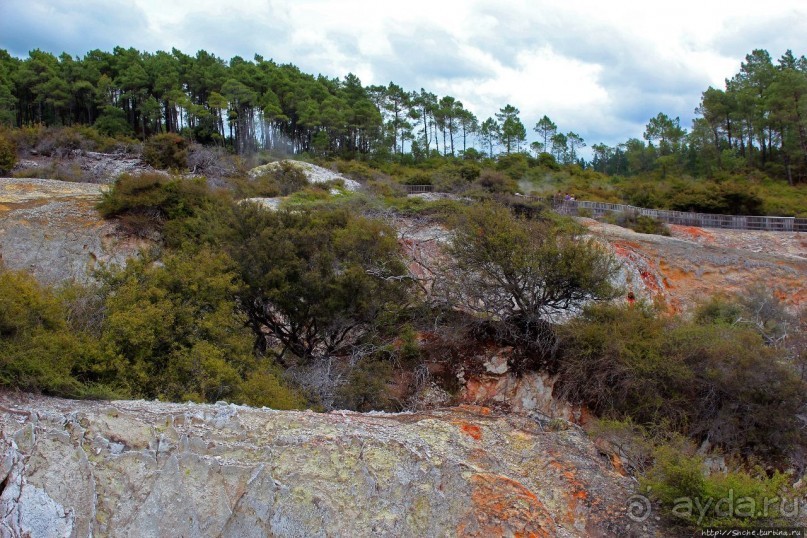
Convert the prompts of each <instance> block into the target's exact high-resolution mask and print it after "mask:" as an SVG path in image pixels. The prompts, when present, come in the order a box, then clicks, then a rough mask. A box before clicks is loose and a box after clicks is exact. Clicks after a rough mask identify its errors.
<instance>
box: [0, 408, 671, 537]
mask: <svg viewBox="0 0 807 538" xmlns="http://www.w3.org/2000/svg"><path fill="white" fill-rule="evenodd" d="M0 426H1V427H2V432H1V435H2V439H0V442H2V444H3V449H4V455H3V458H2V461H0V483H1V484H2V493H0V535H2V536H32V537H35V536H77V537H85V536H138V537H148V536H172V537H178V536H187V537H202V536H238V537H248V536H275V535H277V536H480V537H481V536H485V537H488V536H632V535H636V536H638V535H642V536H648V535H650V536H652V535H659V533H660V531H659V530H658V529H657V528H656V526H655V525H656V524H655V518H653V517H650V518H647V519H644V518H642V517H639V518H636V517H635V516H634V517H635V519H644V521H640V522H637V521H634V520H632V519H631V518H629V517H628V514H627V512H626V509H627V504H626V503H628V501H629V497H630V494H631V493H630V492H631V487H632V484H631V482H630V480H629V479H626V478H624V477H622V476H620V475H619V474H618V473H616V472H615V471H614V470H613V468H612V466H611V464H610V463H609V461H608V460H607V459H604V458H603V457H601V455H600V454H599V453H598V451H597V449H596V448H595V447H594V445H593V444H592V443H591V442H590V441H589V440H588V439H587V438H586V436H585V434H583V433H581V432H580V431H579V430H578V429H576V428H575V427H569V428H568V429H563V428H560V429H559V428H551V429H549V428H547V427H546V425H545V424H542V423H540V422H536V421H534V420H531V419H529V418H526V417H523V416H516V415H496V414H494V413H492V412H491V411H490V410H489V409H487V408H482V407H460V408H452V409H443V410H435V411H431V412H422V413H416V414H358V413H349V412H334V413H330V414H317V413H312V412H278V411H272V410H269V409H252V408H247V407H241V406H235V405H227V404H218V405H194V404H187V405H181V404H165V403H158V402H143V401H120V402H78V401H68V400H59V399H49V398H43V397H33V396H20V395H12V394H5V395H0Z"/></svg>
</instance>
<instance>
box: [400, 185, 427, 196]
mask: <svg viewBox="0 0 807 538" xmlns="http://www.w3.org/2000/svg"><path fill="white" fill-rule="evenodd" d="M403 187H404V189H405V190H406V194H422V193H424V192H434V185H404V186H403Z"/></svg>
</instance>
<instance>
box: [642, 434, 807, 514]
mask: <svg viewBox="0 0 807 538" xmlns="http://www.w3.org/2000/svg"><path fill="white" fill-rule="evenodd" d="M654 460H655V462H654V464H653V466H652V467H651V468H650V470H649V471H648V472H647V474H646V475H645V476H644V477H643V478H642V480H641V487H642V489H644V490H645V491H648V492H649V494H650V496H651V497H652V498H653V499H654V500H656V501H657V502H658V503H659V504H660V505H661V507H662V509H663V510H664V514H665V515H666V516H667V517H668V518H669V519H670V521H672V522H674V523H678V524H681V525H684V526H693V527H701V528H702V527H724V528H746V527H752V526H753V527H759V526H763V525H764V526H772V525H782V526H783V525H792V524H793V523H794V522H795V517H796V516H797V514H798V512H799V508H800V507H799V502H800V497H801V495H800V494H799V492H797V491H795V490H794V489H793V488H791V487H789V477H788V476H787V475H784V474H782V473H778V472H775V473H773V474H772V475H770V476H769V475H767V474H766V473H765V472H764V471H762V470H760V469H757V470H756V472H754V473H749V472H747V471H743V470H736V471H729V472H727V473H725V474H723V473H717V474H712V475H706V474H704V461H703V459H702V458H701V457H698V456H695V455H691V454H687V453H685V452H682V451H680V450H678V449H674V448H671V447H667V446H661V447H659V448H658V449H656V451H655V453H654ZM802 495H803V494H802Z"/></svg>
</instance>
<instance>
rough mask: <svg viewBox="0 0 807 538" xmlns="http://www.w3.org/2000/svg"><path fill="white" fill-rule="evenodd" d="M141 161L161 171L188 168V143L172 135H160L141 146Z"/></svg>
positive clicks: (176, 135)
mask: <svg viewBox="0 0 807 538" xmlns="http://www.w3.org/2000/svg"><path fill="white" fill-rule="evenodd" d="M143 160H144V161H145V162H147V163H148V164H150V165H151V166H153V167H154V168H159V169H161V170H185V169H186V168H187V167H188V141H187V140H185V139H184V138H182V137H181V136H179V135H178V134H174V133H160V134H157V135H154V136H152V137H150V138H149V139H147V140H146V142H145V144H143Z"/></svg>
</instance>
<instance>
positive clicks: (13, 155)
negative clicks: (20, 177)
mask: <svg viewBox="0 0 807 538" xmlns="http://www.w3.org/2000/svg"><path fill="white" fill-rule="evenodd" d="M15 164H17V144H16V143H15V142H14V139H13V138H11V136H9V135H8V133H6V132H5V131H0V173H6V172H9V171H11V169H12V168H14V165H15Z"/></svg>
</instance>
